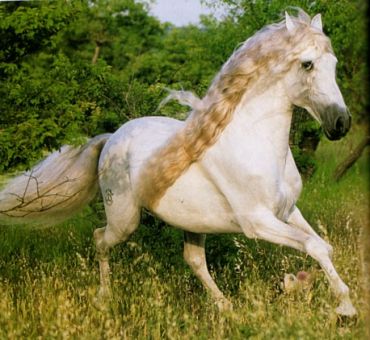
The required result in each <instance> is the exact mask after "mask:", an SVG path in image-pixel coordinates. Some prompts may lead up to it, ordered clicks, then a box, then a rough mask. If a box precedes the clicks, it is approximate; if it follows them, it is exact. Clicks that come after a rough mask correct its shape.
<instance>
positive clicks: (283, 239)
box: [241, 210, 357, 316]
mask: <svg viewBox="0 0 370 340" xmlns="http://www.w3.org/2000/svg"><path fill="white" fill-rule="evenodd" d="M241 225H242V228H243V230H244V229H245V230H244V232H245V234H246V235H254V237H256V238H259V239H263V240H266V241H269V242H272V243H276V244H280V245H284V246H288V247H291V248H295V249H297V250H300V251H303V252H305V253H307V254H308V255H310V256H311V257H312V258H314V259H315V260H316V261H317V262H318V263H319V264H320V266H321V268H322V269H323V270H324V272H325V274H326V276H327V278H328V280H329V283H330V285H331V288H332V290H333V291H334V293H335V295H336V296H337V297H338V299H339V302H340V304H339V307H338V308H337V309H336V312H337V313H338V314H340V315H344V316H353V315H355V314H356V313H357V312H356V309H355V307H354V306H353V304H352V302H351V300H350V297H349V288H348V287H347V285H346V284H345V283H344V282H343V281H342V279H341V278H340V276H339V275H338V273H337V271H336V270H335V268H334V265H333V263H332V261H331V259H330V254H329V250H328V248H327V247H326V246H325V245H324V243H323V242H321V241H320V240H319V239H318V238H317V235H316V236H315V235H313V234H312V233H308V232H307V231H305V230H303V229H304V228H303V229H300V228H297V227H296V226H293V225H289V224H287V223H284V222H282V221H280V220H279V219H278V218H276V217H275V216H274V215H273V214H272V213H271V212H269V211H265V210H264V211H260V212H259V213H256V214H254V215H253V216H249V217H248V220H245V221H244V223H241ZM305 227H307V226H305Z"/></svg>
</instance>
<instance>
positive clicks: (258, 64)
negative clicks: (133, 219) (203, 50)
mask: <svg viewBox="0 0 370 340" xmlns="http://www.w3.org/2000/svg"><path fill="white" fill-rule="evenodd" d="M293 20H294V23H295V24H296V30H295V32H294V34H289V32H288V31H287V29H286V26H285V21H282V22H280V23H278V24H272V25H268V26H266V27H264V28H263V29H261V30H260V31H258V32H257V33H256V34H255V35H254V36H252V37H251V38H249V39H248V40H246V41H245V42H244V43H243V44H242V45H241V46H240V47H239V48H238V49H237V50H236V51H235V52H234V53H233V54H232V55H231V57H230V58H229V60H228V61H227V62H226V63H225V64H224V65H223V67H222V68H221V71H220V72H219V73H218V75H217V76H216V77H215V79H214V80H213V82H212V84H211V86H210V88H209V90H208V92H207V94H206V95H205V97H204V98H203V99H199V100H197V99H196V97H195V96H191V95H189V93H188V92H178V93H172V94H170V96H171V97H172V98H175V99H177V100H179V101H180V102H183V103H186V104H187V105H191V106H192V107H193V111H192V113H191V115H190V116H189V117H188V119H187V120H186V121H185V125H184V127H183V128H182V129H180V130H179V131H177V132H176V133H175V134H174V135H173V136H171V137H170V139H169V140H168V142H167V143H166V145H164V146H163V147H162V148H160V149H158V150H157V151H156V152H155V153H154V154H153V155H152V156H151V157H150V158H149V159H148V161H147V163H146V164H145V165H144V167H143V170H142V172H141V175H140V181H141V183H140V192H139V197H140V199H141V200H142V204H143V206H145V207H146V208H148V209H153V208H154V207H155V206H156V204H158V202H159V200H160V199H161V198H162V196H163V195H164V194H165V192H166V190H167V189H168V188H169V187H170V186H172V185H173V184H174V182H175V181H176V179H177V178H178V177H180V176H181V174H183V173H184V172H185V171H186V170H187V169H188V168H189V166H190V165H191V164H192V163H194V162H196V161H197V160H199V159H200V158H201V157H202V155H203V154H204V153H205V151H206V150H207V149H208V148H209V147H210V146H212V145H213V144H215V142H216V141H217V140H218V138H219V136H220V134H221V133H222V132H223V130H224V129H225V127H226V126H227V125H228V124H229V122H230V121H231V119H232V116H233V112H234V111H235V108H236V107H237V105H238V104H239V103H240V101H241V99H242V97H243V95H244V94H245V93H246V92H247V91H250V90H251V89H255V88H256V86H258V85H263V84H266V81H267V78H268V83H271V82H273V81H274V80H275V81H276V80H278V79H279V78H280V77H282V76H283V75H284V74H285V73H286V72H287V71H288V70H289V68H290V67H291V64H292V63H293V62H294V61H295V60H296V58H297V55H298V53H299V52H301V51H302V50H303V49H304V48H306V46H307V42H310V43H312V44H315V45H318V46H319V47H320V48H321V49H323V50H331V45H330V41H329V39H328V38H327V37H325V35H324V34H322V33H320V32H318V31H315V30H312V29H311V28H310V17H309V16H308V15H307V14H306V13H305V12H303V11H302V10H299V13H298V16H297V17H295V18H293ZM303 38H304V39H303ZM264 80H265V81H264Z"/></svg>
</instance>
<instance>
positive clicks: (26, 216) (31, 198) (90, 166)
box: [0, 134, 110, 224]
mask: <svg viewBox="0 0 370 340" xmlns="http://www.w3.org/2000/svg"><path fill="white" fill-rule="evenodd" d="M109 137H110V135H109V134H105V135H100V136H97V137H95V138H92V139H91V140H90V141H89V142H88V143H87V144H85V145H83V146H80V147H72V146H64V147H62V148H61V150H60V151H56V152H54V153H52V154H51V155H50V156H48V157H47V158H46V159H44V160H43V161H41V162H40V163H38V164H37V165H36V166H35V167H33V168H32V169H31V170H29V171H27V172H25V173H23V174H22V175H20V176H18V177H16V178H14V179H13V180H12V181H10V182H9V183H8V184H7V185H6V187H5V188H4V189H3V190H2V191H1V192H0V224H23V223H37V224H51V223H55V222H61V221H63V220H66V219H67V218H69V217H71V216H72V215H73V214H74V213H76V212H77V211H79V210H80V209H81V208H82V207H83V206H85V205H86V204H87V203H89V202H90V201H91V200H92V199H93V198H94V197H95V195H96V193H97V191H98V187H99V185H98V161H99V156H100V153H101V150H102V148H103V146H104V144H105V143H106V141H107V140H108V138H109Z"/></svg>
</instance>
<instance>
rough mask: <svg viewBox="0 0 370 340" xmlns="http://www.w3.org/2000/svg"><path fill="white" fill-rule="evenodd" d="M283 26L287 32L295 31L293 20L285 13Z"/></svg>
mask: <svg viewBox="0 0 370 340" xmlns="http://www.w3.org/2000/svg"><path fill="white" fill-rule="evenodd" d="M285 25H286V28H287V30H288V32H290V33H291V32H293V31H294V30H295V25H294V22H293V20H292V19H291V18H290V16H289V14H288V13H287V12H285Z"/></svg>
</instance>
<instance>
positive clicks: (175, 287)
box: [0, 127, 369, 339]
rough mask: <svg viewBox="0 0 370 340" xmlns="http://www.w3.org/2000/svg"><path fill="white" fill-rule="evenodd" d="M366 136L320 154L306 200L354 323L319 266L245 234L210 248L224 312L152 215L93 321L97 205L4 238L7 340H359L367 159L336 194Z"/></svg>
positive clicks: (0, 269)
mask: <svg viewBox="0 0 370 340" xmlns="http://www.w3.org/2000/svg"><path fill="white" fill-rule="evenodd" d="M364 134H365V131H364V130H363V129H361V128H359V127H355V128H354V129H352V131H351V132H350V134H349V136H348V137H346V138H345V139H344V140H343V141H340V142H328V141H326V140H323V141H322V142H321V143H320V145H319V148H318V150H317V152H316V159H317V163H318V167H317V170H316V172H315V173H314V175H313V176H312V177H311V178H310V179H308V180H306V181H305V185H304V190H303V193H302V196H301V199H300V201H299V206H300V208H301V210H302V211H303V214H304V215H305V216H306V218H307V219H308V221H309V222H310V223H311V224H312V225H313V226H314V228H315V229H316V230H317V231H318V232H319V234H320V235H322V236H323V237H324V238H325V239H327V240H329V242H330V243H331V244H332V245H333V246H334V263H335V265H336V268H337V270H338V272H339V273H340V275H341V276H342V278H343V279H344V281H345V282H346V283H347V284H348V285H349V287H350V288H351V297H352V299H353V302H354V304H355V306H356V307H357V308H358V311H359V315H358V317H357V318H355V319H353V320H339V319H338V318H337V316H336V314H335V312H334V309H335V307H336V300H335V297H334V296H332V293H331V292H330V290H329V288H328V284H327V281H326V279H325V277H324V274H323V273H322V271H321V270H320V268H319V267H318V265H317V264H316V262H315V261H314V260H312V259H311V258H309V257H308V256H305V255H304V254H301V253H298V252H296V251H294V250H290V249H287V248H284V247H280V246H276V245H272V244H268V243H266V242H261V241H256V240H248V239H246V238H244V237H243V236H241V235H240V236H235V235H217V236H216V235H215V236H209V237H208V242H207V257H208V266H209V268H210V271H211V275H212V276H213V277H214V278H215V280H216V282H217V284H218V285H219V287H220V288H221V289H222V291H223V292H225V294H226V296H227V297H228V298H229V299H230V300H231V301H232V303H233V305H234V309H233V311H231V312H225V313H220V312H219V311H218V310H217V309H216V307H215V306H214V304H213V303H212V301H211V300H210V299H209V298H208V296H207V294H206V292H205V290H204V288H203V287H202V286H201V284H200V282H199V281H198V280H197V279H196V278H195V277H194V275H193V274H192V272H191V271H190V269H189V268H188V267H187V265H186V264H185V263H184V261H183V259H182V232H181V231H178V230H174V229H172V228H170V227H168V226H166V225H164V224H163V223H162V222H160V221H158V220H156V219H154V217H152V216H150V215H148V214H143V219H142V225H141V227H140V229H139V230H138V231H137V232H136V234H134V235H133V237H132V238H131V239H130V240H129V241H128V242H127V243H125V244H122V245H119V246H116V247H115V248H114V249H113V251H112V252H111V268H112V282H113V298H112V301H111V302H110V303H109V305H108V306H107V308H106V310H104V311H101V310H98V309H96V308H95V306H94V302H93V301H94V296H95V294H96V292H97V289H98V278H99V273H98V266H97V262H96V260H95V251H94V243H93V239H92V232H93V230H94V229H95V228H96V227H101V226H103V225H104V213H103V210H102V204H101V202H100V201H99V200H96V201H95V202H94V203H93V204H92V205H91V206H90V207H88V208H86V209H85V210H84V211H83V212H82V213H81V214H79V215H78V216H76V217H74V218H73V219H72V220H69V221H68V222H66V223H64V224H62V225H56V226H51V227H48V228H35V227H29V226H3V227H1V228H0V287H1V289H0V338H1V339H20V338H27V339H40V338H43V339H245V338H251V339H317V338H322V339H338V338H343V339H364V338H365V337H366V336H365V332H366V331H365V328H366V315H365V314H366V307H367V306H366V301H367V299H366V294H367V290H366V287H365V278H364V274H363V267H364V265H363V262H364V261H363V254H364V252H363V247H364V245H365V243H366V240H365V238H364V228H365V227H366V226H368V223H369V220H368V213H369V212H368V207H369V201H368V175H367V174H368V165H369V164H368V162H367V159H366V156H365V155H363V156H362V158H361V159H360V160H359V161H358V162H357V163H356V164H355V165H354V166H353V168H351V169H350V170H349V172H348V173H347V174H346V175H345V176H344V177H343V178H342V179H341V180H340V181H339V182H338V183H336V182H334V180H333V179H332V175H333V171H334V169H335V167H336V165H337V164H338V163H339V162H340V161H341V160H343V159H344V158H345V156H346V155H348V153H349V152H350V150H351V149H352V148H353V147H355V146H356V144H357V143H358V141H359V140H360V139H361V137H362V136H363V135H364ZM2 180H3V181H4V180H5V178H2ZM299 270H306V271H308V272H310V273H312V275H314V283H313V286H312V288H311V289H310V290H308V291H298V292H295V293H293V294H287V293H286V292H285V291H284V289H282V286H281V282H282V280H283V277H284V274H285V273H296V272H297V271H299Z"/></svg>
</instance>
